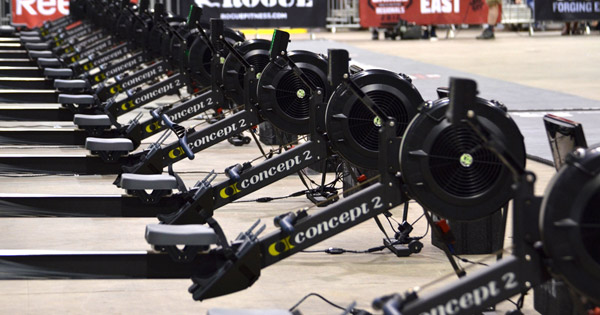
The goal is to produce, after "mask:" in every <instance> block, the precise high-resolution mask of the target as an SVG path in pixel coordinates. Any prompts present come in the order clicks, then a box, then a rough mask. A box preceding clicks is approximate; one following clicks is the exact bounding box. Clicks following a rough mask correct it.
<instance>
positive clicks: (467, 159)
mask: <svg viewBox="0 0 600 315" xmlns="http://www.w3.org/2000/svg"><path fill="white" fill-rule="evenodd" d="M460 165H462V166H464V167H471V165H473V156H472V155H470V154H469V153H465V154H463V155H461V156H460Z"/></svg>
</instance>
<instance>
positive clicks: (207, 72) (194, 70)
mask: <svg viewBox="0 0 600 315" xmlns="http://www.w3.org/2000/svg"><path fill="white" fill-rule="evenodd" d="M206 33H207V35H208V36H209V37H210V32H206ZM223 35H224V36H225V39H226V40H227V41H228V42H229V43H230V44H232V45H233V44H235V43H237V42H242V41H244V39H245V38H244V34H242V33H241V32H239V31H234V30H232V29H230V28H225V29H224V30H223ZM227 53H228V52H227V51H226V52H225V56H222V57H223V58H225V57H226V56H227ZM211 58H212V52H211V51H210V48H208V45H207V44H206V42H205V39H204V38H203V37H202V36H198V37H196V39H195V40H194V42H193V43H192V45H191V46H190V50H189V56H188V65H189V69H190V76H191V77H192V79H194V80H195V81H196V82H198V84H199V85H200V86H208V85H210V82H211V81H210V80H211V75H212V73H211V69H210V60H211ZM223 61H224V60H223ZM218 75H221V73H219V74H218Z"/></svg>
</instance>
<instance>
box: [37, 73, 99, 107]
mask: <svg viewBox="0 0 600 315" xmlns="http://www.w3.org/2000/svg"><path fill="white" fill-rule="evenodd" d="M46 70H47V69H46ZM95 101H96V100H95V99H94V96H93V95H76V94H59V95H58V102H59V103H60V104H80V105H92V104H94V103H95Z"/></svg>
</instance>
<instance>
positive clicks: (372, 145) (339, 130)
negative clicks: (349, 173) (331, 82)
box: [325, 69, 423, 170]
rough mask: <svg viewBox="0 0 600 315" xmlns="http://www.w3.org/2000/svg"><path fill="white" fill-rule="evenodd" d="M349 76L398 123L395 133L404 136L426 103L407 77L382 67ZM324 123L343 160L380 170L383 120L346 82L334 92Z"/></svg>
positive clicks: (334, 147) (335, 148)
mask: <svg viewBox="0 0 600 315" xmlns="http://www.w3.org/2000/svg"><path fill="white" fill-rule="evenodd" d="M350 79H351V80H352V81H354V83H355V84H356V85H357V86H358V87H359V88H360V89H361V91H362V92H363V93H365V94H366V95H367V97H369V98H370V99H371V101H372V102H373V103H375V104H376V105H377V106H378V107H379V109H380V110H381V111H383V112H384V113H385V114H386V116H387V117H392V118H394V119H395V120H396V121H397V122H398V130H397V133H396V134H397V136H398V137H401V136H402V135H403V134H404V130H406V127H407V126H408V124H409V123H410V121H411V120H412V118H413V117H414V116H415V115H416V114H417V108H418V106H419V105H420V104H422V103H423V98H422V97H421V94H420V93H419V91H417V89H416V88H415V86H414V85H412V83H411V82H410V81H409V80H407V79H406V78H405V77H404V76H402V75H399V74H397V73H394V72H391V71H388V70H381V69H371V70H365V71H361V72H358V73H356V74H354V75H352V76H351V77H350ZM325 124H326V126H327V135H328V136H329V140H330V141H331V144H332V146H333V149H334V150H335V151H337V152H338V153H339V154H341V155H342V157H343V158H344V159H346V160H347V161H348V162H350V163H352V164H354V165H356V166H358V167H360V168H366V169H371V170H376V169H378V165H377V162H378V155H379V129H380V127H381V124H382V119H381V117H378V116H376V115H375V114H374V113H373V112H372V111H371V110H369V108H368V107H367V106H366V105H365V104H363V102H362V101H361V100H359V98H358V97H357V96H356V95H355V94H354V93H353V92H352V91H351V90H349V88H348V87H346V86H345V85H340V86H338V87H337V89H336V90H335V91H334V92H333V94H332V95H331V98H330V100H329V103H328V105H327V113H326V118H325Z"/></svg>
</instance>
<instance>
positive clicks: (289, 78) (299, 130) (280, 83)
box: [257, 50, 329, 135]
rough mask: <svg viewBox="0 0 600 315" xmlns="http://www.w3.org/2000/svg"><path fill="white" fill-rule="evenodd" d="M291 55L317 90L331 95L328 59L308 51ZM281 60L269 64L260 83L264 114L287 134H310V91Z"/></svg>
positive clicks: (260, 102)
mask: <svg viewBox="0 0 600 315" xmlns="http://www.w3.org/2000/svg"><path fill="white" fill-rule="evenodd" d="M288 56H289V58H290V60H292V61H293V62H294V63H295V64H296V66H297V67H298V68H299V69H300V70H302V72H303V73H304V74H305V75H306V77H308V79H309V80H311V82H312V83H313V84H314V85H315V86H316V87H319V88H321V89H323V91H324V92H325V94H326V95H329V87H328V84H327V60H326V59H325V57H323V56H322V55H319V54H316V53H313V52H310V51H304V50H295V51H291V52H289V53H288ZM281 61H282V60H279V61H278V62H271V63H269V64H268V65H267V66H266V67H265V68H264V70H263V72H262V74H261V76H260V80H259V81H258V89H257V97H258V104H259V106H260V110H261V113H262V115H263V116H264V118H265V119H267V120H268V121H270V122H271V123H272V124H273V125H274V126H275V127H277V128H279V129H281V130H283V131H285V132H289V133H291V134H296V135H302V134H308V133H309V123H308V120H309V109H310V108H309V105H310V104H309V103H310V101H309V98H310V90H309V88H308V86H307V85H306V84H304V82H303V81H302V80H301V79H300V77H299V76H298V75H297V74H296V73H294V70H293V69H292V68H291V67H290V66H289V65H287V64H286V65H285V66H283V67H282V64H283V63H281Z"/></svg>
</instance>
